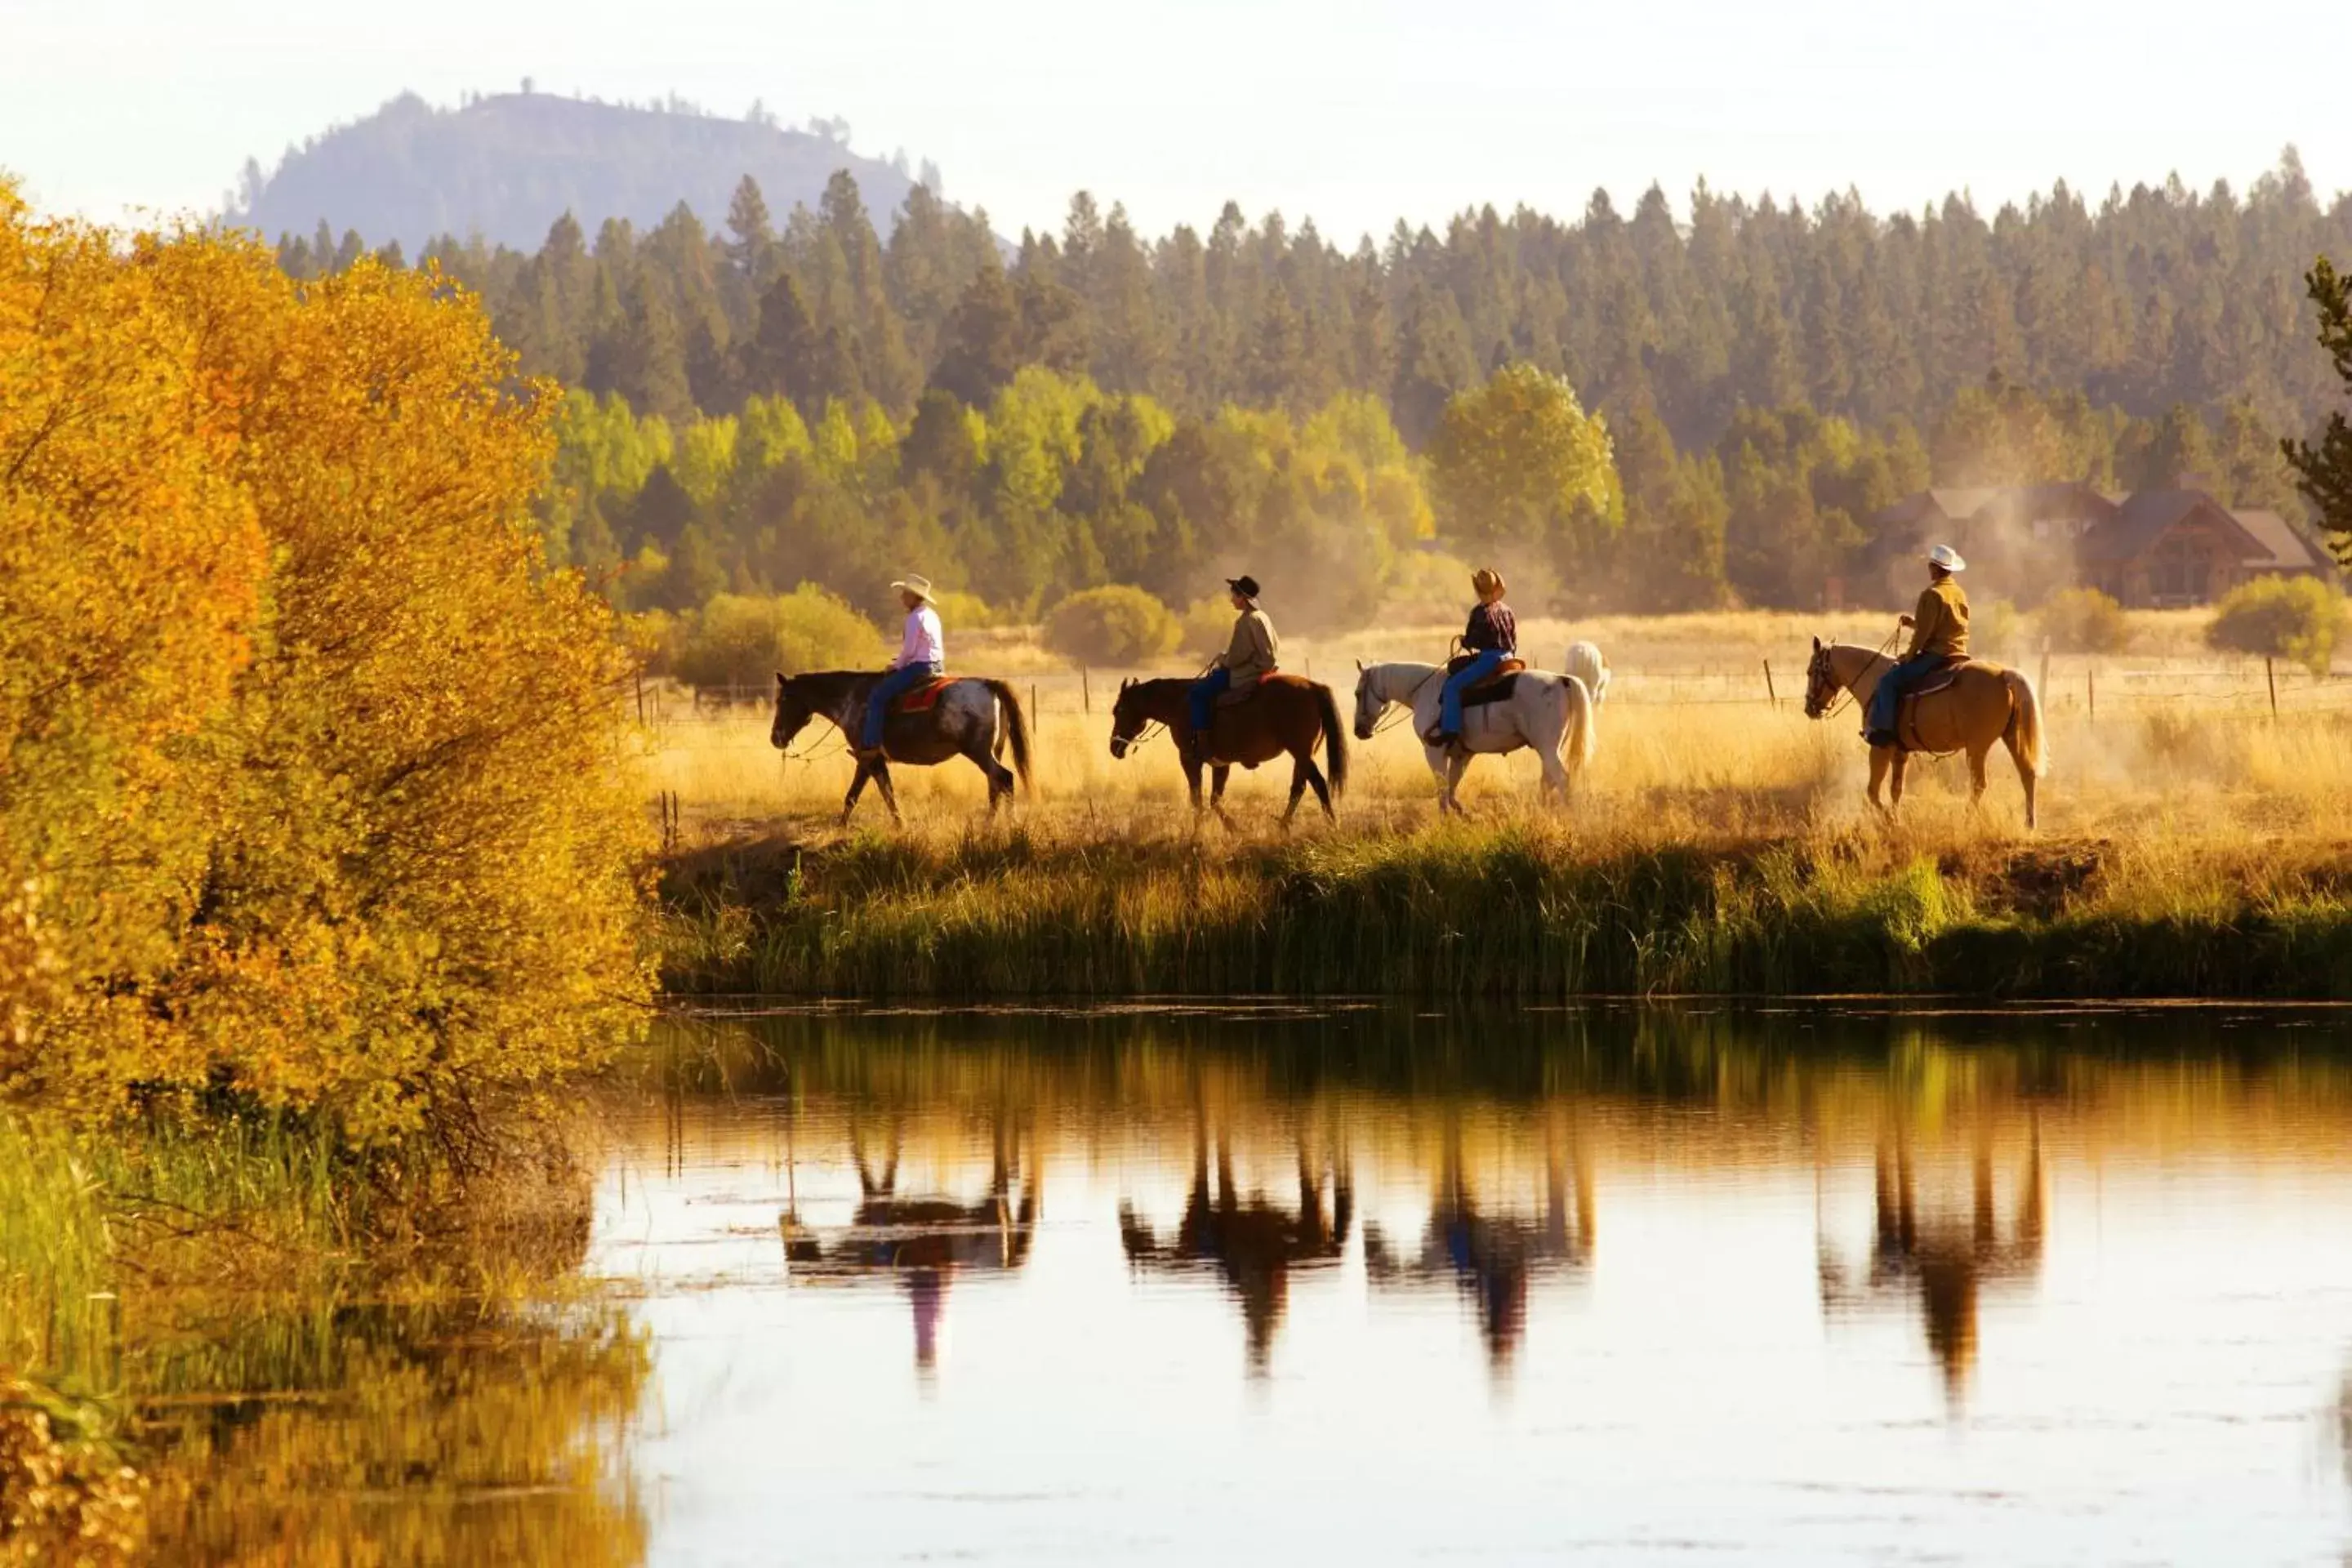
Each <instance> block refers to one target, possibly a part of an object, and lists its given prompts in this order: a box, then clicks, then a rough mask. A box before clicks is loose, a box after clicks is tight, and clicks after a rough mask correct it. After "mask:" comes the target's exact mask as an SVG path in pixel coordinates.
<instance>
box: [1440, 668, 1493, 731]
mask: <svg viewBox="0 0 2352 1568" xmlns="http://www.w3.org/2000/svg"><path fill="white" fill-rule="evenodd" d="M1505 657H1506V656H1505V654H1504V653H1503V651H1502V650H1501V649H1500V648H1492V647H1490V648H1481V649H1480V650H1479V651H1478V653H1477V654H1476V656H1475V657H1474V658H1472V659H1471V660H1470V662H1469V663H1468V664H1465V665H1464V666H1463V667H1462V668H1461V669H1460V670H1458V671H1456V672H1455V673H1454V674H1452V675H1449V676H1447V677H1446V678H1445V684H1444V686H1443V687H1441V688H1439V689H1438V693H1437V727H1438V728H1439V729H1440V730H1443V731H1444V732H1445V733H1447V734H1449V735H1459V734H1460V733H1462V694H1463V693H1464V692H1465V691H1467V690H1469V689H1471V688H1472V687H1474V686H1475V685H1477V684H1478V683H1479V682H1480V681H1482V680H1484V679H1486V678H1487V677H1488V676H1490V675H1492V674H1494V673H1495V671H1496V670H1498V669H1500V668H1503V659H1504V658H1505Z"/></svg>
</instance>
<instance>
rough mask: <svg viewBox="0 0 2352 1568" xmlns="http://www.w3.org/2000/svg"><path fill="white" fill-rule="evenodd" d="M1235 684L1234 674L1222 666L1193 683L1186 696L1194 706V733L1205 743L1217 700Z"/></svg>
mask: <svg viewBox="0 0 2352 1568" xmlns="http://www.w3.org/2000/svg"><path fill="white" fill-rule="evenodd" d="M1233 684H1234V672H1233V671H1232V670H1230V669H1227V668H1224V667H1223V665H1220V666H1218V667H1217V668H1214V669H1213V670H1211V671H1209V673H1208V674H1206V675H1204V676H1202V677H1201V679H1198V680H1196V681H1194V682H1192V690H1191V691H1189V692H1187V693H1186V694H1185V696H1186V698H1187V700H1189V701H1190V702H1191V703H1192V732H1193V733H1194V734H1196V735H1198V736H1200V737H1201V739H1202V742H1206V741H1207V740H1208V738H1209V725H1210V723H1211V721H1213V717H1214V715H1215V713H1216V709H1217V699H1218V698H1220V697H1223V695H1224V694H1225V693H1226V691H1227V690H1229V689H1231V688H1232V686H1233Z"/></svg>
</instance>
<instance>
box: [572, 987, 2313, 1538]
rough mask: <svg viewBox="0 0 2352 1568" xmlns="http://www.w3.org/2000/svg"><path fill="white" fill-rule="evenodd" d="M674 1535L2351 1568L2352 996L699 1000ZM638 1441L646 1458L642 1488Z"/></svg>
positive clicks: (676, 1370) (683, 1037)
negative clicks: (1467, 1004) (1693, 1004)
mask: <svg viewBox="0 0 2352 1568" xmlns="http://www.w3.org/2000/svg"><path fill="white" fill-rule="evenodd" d="M666 1036H667V1037H666V1039H665V1040H664V1042H663V1046H664V1059H665V1061H666V1063H667V1068H666V1070H665V1072H664V1073H663V1075H662V1083H661V1086H660V1088H659V1089H658V1090H657V1091H656V1092H652V1093H648V1094H647V1095H646V1096H645V1097H644V1098H643V1100H641V1101H640V1100H630V1101H628V1102H626V1103H625V1104H623V1105H622V1107H621V1108H620V1109H618V1110H616V1111H615V1112H614V1118H613V1136H612V1140H611V1145H610V1147H609V1149H608V1151H607V1152H606V1153H605V1155H604V1166H603V1174H602V1176H601V1179H600V1181H599V1184H598V1190H597V1197H596V1218H595V1221H594V1226H593V1235H592V1237H591V1238H590V1241H589V1244H588V1248H587V1262H586V1268H587V1269H588V1271H589V1272H590V1273H591V1274H592V1275H593V1276H596V1277H599V1278H601V1279H604V1280H605V1281H608V1282H609V1283H610V1287H611V1289H612V1290H613V1291H614V1292H615V1293H616V1294H617V1295H618V1296H619V1298H620V1299H621V1300H623V1301H625V1311H626V1313H627V1315H628V1316H629V1317H630V1318H631V1319H632V1320H633V1321H634V1322H635V1325H636V1327H637V1329H638V1330H639V1331H641V1333H642V1336H643V1339H644V1342H645V1343H646V1345H647V1346H648V1347H649V1352H650V1355H651V1358H652V1376H651V1379H650V1382H649V1384H648V1392H647V1394H646V1395H645V1399H644V1403H643V1406H642V1408H641V1409H640V1410H639V1411H638V1412H637V1415H636V1417H635V1421H634V1422H633V1423H632V1424H631V1426H630V1427H629V1430H628V1433H627V1436H626V1437H625V1442H624V1443H623V1444H622V1446H621V1450H620V1458H621V1465H622V1468H623V1469H624V1470H625V1478H626V1479H625V1495H626V1501H625V1513H626V1515H627V1526H626V1531H625V1539H627V1540H628V1541H629V1542H631V1543H632V1545H633V1548H634V1547H635V1546H636V1545H638V1544H641V1546H642V1552H643V1556H644V1558H645V1559H646V1560H647V1561H650V1562H654V1563H769V1562H777V1561H783V1560H790V1561H793V1562H795V1563H892V1562H901V1561H908V1560H929V1559H950V1560H956V1561H981V1562H1002V1563H1043V1562H1072V1563H1100V1562H1105V1561H1109V1560H1114V1559H1116V1560H1120V1561H1142V1560H1157V1561H1166V1562H1202V1561H1220V1562H1260V1561H1265V1562H1274V1561H1324V1562H1370V1561H1381V1562H1389V1561H1412V1560H1421V1559H1447V1560H1470V1561H1489V1562H1524V1561H1530V1560H1541V1559H1547V1558H1554V1557H1565V1556H1583V1557H1588V1558H1591V1559H1593V1560H1601V1561H1629V1560H1630V1561H1640V1560H1644V1559H1647V1558H1652V1557H1654V1558H1660V1559H1667V1558H1687V1557H1688V1556H1690V1555H1691V1554H1693V1553H1694V1552H1703V1553H1706V1555H1708V1556H1710V1557H1715V1558H1721V1559H1727V1560H1731V1561H1781V1562H1790V1563H1820V1562H1827V1561H1838V1560H1858V1561H1879V1560H1885V1559H1895V1558H1900V1559H1912V1558H1918V1559H1939V1558H1940V1559H1956V1560H1967V1561H2000V1562H2004V1563H2039V1562H2053V1563H2055V1562H2116V1561H2124V1560H2134V1559H2137V1560H2150V1561H2166V1562H2181V1561H2195V1560H2207V1561H2228V1562H2252V1561H2262V1562H2294V1561H2303V1560H2307V1559H2309V1560H2316V1559H2326V1560H2328V1561H2340V1559H2341V1553H2342V1552H2343V1551H2344V1549H2345V1547H2346V1544H2347V1534H2348V1533H2352V1532H2348V1531H2347V1519H2352V1515H2348V1514H2347V1484H2346V1459H2345V1438H2346V1432H2347V1422H2352V1394H2347V1370H2352V1140H2347V1136H2346V1133H2347V1127H2352V1016H2346V1015H2342V1014H2336V1013H2328V1012H2310V1011H2295V1012H2287V1011H2272V1010H2262V1009H2252V1008H2226V1007H2225V1008H2195V1009H2176V1010H2115V1011H2099V1010H2068V1011H2063V1012H2044V1013H2033V1012H2001V1013H1995V1014H1983V1013H1979V1014H1946V1015H1938V1014H1933V1013H1923V1012H1916V1011H1914V1012H1902V1013H1885V1012H1880V1011H1874V1010H1871V1009H1864V1008H1853V1007H1839V1008H1814V1009H1785V1010H1742V1009H1733V1008H1720V1007H1718V1008H1707V1009H1697V1008H1682V1009H1641V1008H1632V1007H1626V1008H1596V1009H1591V1010H1576V1011H1550V1012H1544V1011H1517V1012H1510V1013H1500V1014H1493V1015H1484V1016H1478V1015H1468V1016H1465V1015H1444V1016H1432V1015H1426V1014H1415V1013H1412V1012H1410V1011H1399V1010H1395V1009H1391V1008H1382V1007H1370V1006H1367V1007H1360V1008H1347V1007H1343V1008H1339V1009H1334V1010H1318V1011H1303V1010H1298V1011H1295V1010H1290V1009H1284V1008H1238V1009H1186V1008H1182V1007H1161V1008H1139V1009H1129V1010H1122V1011H1115V1012H1088V1013H1067V1014H1061V1013H1053V1012H1014V1013H1004V1012H993V1013H961V1014H959V1013H919V1012H891V1011H874V1010H868V1011H857V1010H849V1009H844V1010H838V1011H832V1010H823V1009H820V1010H814V1011H803V1012H782V1013H773V1014H766V1015H760V1016H734V1017H705V1018H701V1019H696V1020H682V1021H678V1022H676V1023H674V1024H671V1025H669V1026H666ZM612 1484H616V1485H617V1484H620V1483H617V1482H615V1483H612Z"/></svg>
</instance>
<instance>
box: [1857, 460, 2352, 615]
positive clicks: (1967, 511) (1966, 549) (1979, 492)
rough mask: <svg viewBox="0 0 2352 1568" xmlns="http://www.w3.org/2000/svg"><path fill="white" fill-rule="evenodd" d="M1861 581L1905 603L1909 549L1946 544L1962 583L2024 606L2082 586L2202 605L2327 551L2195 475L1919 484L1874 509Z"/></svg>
mask: <svg viewBox="0 0 2352 1568" xmlns="http://www.w3.org/2000/svg"><path fill="white" fill-rule="evenodd" d="M1869 527H1870V531H1871V534H1872V538H1873V540H1874V543H1873V545H1872V547H1871V551H1870V571H1869V574H1868V577H1867V580H1866V581H1865V582H1864V584H1857V586H1860V587H1862V588H1863V589H1864V592H1866V593H1868V594H1869V595H1870V596H1871V597H1873V598H1875V597H1876V596H1877V592H1878V587H1879V584H1880V582H1881V581H1882V580H1883V581H1884V583H1885V586H1886V589H1887V590H1888V591H1889V592H1890V593H1891V594H1892V595H1893V596H1894V599H1895V602H1899V603H1906V604H1907V603H1909V602H1910V600H1911V599H1912V597H1914V596H1915V595H1916V594H1917V593H1918V591H1919V584H1921V582H1923V581H1924V580H1925V579H1924V575H1923V573H1924V569H1923V568H1922V567H1921V566H1920V565H1919V563H1918V560H1917V557H1919V556H1921V555H1923V554H1925V553H1926V552H1927V549H1928V547H1929V546H1930V545H1934V544H1939V543H1940V544H1949V545H1950V546H1951V547H1952V548H1953V549H1955V550H1957V551H1958V552H1960V553H1961V554H1962V555H1965V556H1967V557H1968V561H1969V575H1968V582H1969V587H1971V588H1974V589H1977V590H1979V593H1981V594H1983V595H1988V596H1990V597H1993V598H2003V599H2011V600H2013V601H2016V602H2017V603H2020V604H2024V605H2031V604H2033V603H2035V602H2036V601H2038V600H2040V599H2042V597H2043V596H2045V595H2047V594H2048V593H2049V592H2050V591H2051V590H2052V589H2053V588H2062V587H2068V586H2072V585H2074V584H2084V585H2087V586H2089V587H2094V588H2097V589H2099V590H2100V591H2101V592H2103V593H2105V594H2107V595H2112V596H2113V597H2114V598H2115V600H2116V602H2117V603H2118V604H2121V605H2123V606H2124V607H2125V608H2126V609H2177V608H2180V607H2183V606H2187V605H2208V604H2210V603H2212V602H2213V601H2214V600H2216V599H2218V598H2220V597H2221V595H2224V594H2226V593H2228V592H2229V591H2230V590H2231V589H2232V588H2234V587H2236V586H2238V584H2241V583H2243V582H2246V581H2247V580H2248V579H2250V578H2254V577H2270V576H2284V577H2305V576H2326V575H2327V574H2328V572H2329V566H2328V562H2327V559H2326V556H2325V555H2324V554H2323V553H2322V552H2320V550H2319V549H2318V548H2317V547H2316V546H2315V545H2314V544H2313V543H2312V542H2310V541H2308V540H2306V539H2305V537H2304V536H2303V535H2302V534H2301V533H2300V532H2298V531H2296V530H2295V528H2294V525H2293V524H2291V523H2289V522H2288V521H2286V519H2284V518H2283V517H2281V516H2280V515H2279V514H2278V513H2276V512H2274V511H2232V510H2230V509H2229V508H2227V507H2225V506H2223V505H2222V504H2221V502H2220V501H2218V500H2214V499H2213V497H2212V496H2211V495H2210V493H2209V492H2208V491H2207V489H2205V488H2204V486H2203V485H2202V484H2201V483H2200V481H2199V479H2198V478H2197V477H2196V476H2194V475H2191V476H2187V477H2185V478H2183V479H2181V481H2180V482H2179V486H2178V487H2177V488H2175V489H2161V490H2140V491H2138V492H2137V493H2135V494H2132V495H2116V494H2112V493H2110V492H2107V491H2105V490H2098V489H2093V488H2092V487H2091V486H2089V485H2086V484H2044V485H2011V486H2000V487H1992V488H1986V489H1954V488H1950V487H1945V488H1941V489H1927V490H1922V491H1920V492H1919V493H1918V494H1917V495H1915V496H1907V497H1906V498H1905V499H1903V500H1899V501H1896V502H1895V504H1894V505H1893V506H1890V507H1887V508H1885V510H1882V511H1879V512H1877V513H1874V515H1873V516H1872V517H1871V519H1870V520H1869Z"/></svg>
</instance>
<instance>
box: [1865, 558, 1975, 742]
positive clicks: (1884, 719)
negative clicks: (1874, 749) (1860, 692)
mask: <svg viewBox="0 0 2352 1568" xmlns="http://www.w3.org/2000/svg"><path fill="white" fill-rule="evenodd" d="M1968 564H1969V563H1967V562H1965V561H1963V560H1961V559H1960V553H1959V552H1958V551H1957V550H1954V549H1953V548H1952V547H1951V546H1950V545H1948V544H1938V545H1937V546H1936V548H1935V549H1933V550H1930V551H1929V552H1927V588H1926V589H1925V590H1924V591H1922V592H1921V594H1920V595H1919V604H1918V605H1917V607H1916V609H1914V610H1913V611H1912V613H1911V614H1909V615H1907V616H1904V617H1903V623H1902V624H1903V625H1905V626H1909V627H1910V628H1911V647H1910V648H1909V649H1908V650H1907V651H1906V653H1905V654H1904V656H1903V661H1902V662H1901V663H1900V664H1897V665H1896V666H1895V668H1893V669H1891V670H1888V671H1887V672H1886V674H1885V676H1883V677H1882V678H1881V679H1880V680H1879V682H1878V689H1876V690H1875V691H1874V692H1872V693H1871V697H1870V722H1869V724H1868V725H1867V726H1866V727H1865V728H1864V731H1863V736H1864V740H1865V741H1866V742H1868V743H1869V744H1870V745H1872V746H1899V745H1901V744H1902V741H1901V740H1900V738H1899V737H1898V736H1897V735H1896V734H1895V723H1896V715H1897V714H1899V713H1900V712H1901V711H1902V708H1903V699H1904V698H1905V697H1906V695H1908V694H1909V692H1910V691H1911V690H1912V689H1914V688H1915V687H1917V686H1918V685H1920V684H1921V683H1922V682H1924V681H1925V680H1926V679H1927V678H1928V677H1929V676H1931V675H1933V674H1935V673H1936V672H1937V670H1939V669H1942V668H1945V667H1946V666H1947V665H1952V664H1958V663H1959V662H1961V661H1962V660H1964V659H1966V658H1968V657H1969V596H1968V595H1967V594H1965V593H1963V592H1962V591H1961V589H1960V585H1959V584H1958V582H1956V581H1954V580H1953V574H1955V573H1958V572H1964V571H1966V570H1967V569H1968Z"/></svg>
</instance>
